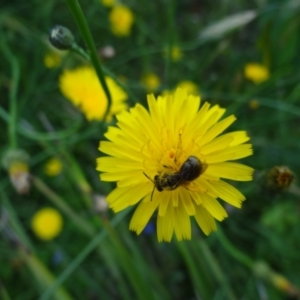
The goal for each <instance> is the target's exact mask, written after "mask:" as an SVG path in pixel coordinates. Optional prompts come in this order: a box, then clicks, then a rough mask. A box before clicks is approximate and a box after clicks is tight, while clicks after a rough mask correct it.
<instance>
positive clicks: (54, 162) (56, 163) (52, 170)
mask: <svg viewBox="0 0 300 300" xmlns="http://www.w3.org/2000/svg"><path fill="white" fill-rule="evenodd" d="M62 168H63V166H62V163H61V161H60V160H59V159H57V158H55V157H54V158H51V159H49V160H48V161H47V163H46V165H45V169H44V172H45V174H46V175H48V176H57V175H58V174H60V173H61V171H62Z"/></svg>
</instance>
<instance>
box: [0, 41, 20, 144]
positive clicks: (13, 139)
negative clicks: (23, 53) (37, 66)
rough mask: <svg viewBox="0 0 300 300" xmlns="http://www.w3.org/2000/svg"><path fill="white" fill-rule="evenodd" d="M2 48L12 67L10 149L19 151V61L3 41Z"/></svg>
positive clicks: (0, 45)
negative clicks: (17, 128) (17, 129)
mask: <svg viewBox="0 0 300 300" xmlns="http://www.w3.org/2000/svg"><path fill="white" fill-rule="evenodd" d="M0 48H1V49H2V51H3V54H4V56H5V58H6V59H7V61H9V62H10V65H11V73H12V75H11V76H12V78H11V85H10V89H9V115H10V116H9V121H8V136H9V146H10V149H17V131H16V127H17V92H18V86H19V80H20V68H19V63H18V60H17V59H16V58H15V56H14V55H13V54H12V52H11V50H10V49H9V47H8V44H7V42H6V41H5V40H3V37H2V42H1V44H0Z"/></svg>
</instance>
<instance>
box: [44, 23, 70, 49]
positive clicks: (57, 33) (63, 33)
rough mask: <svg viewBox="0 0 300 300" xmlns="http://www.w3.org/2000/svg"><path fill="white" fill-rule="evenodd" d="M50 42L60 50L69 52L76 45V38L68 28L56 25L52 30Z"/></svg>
mask: <svg viewBox="0 0 300 300" xmlns="http://www.w3.org/2000/svg"><path fill="white" fill-rule="evenodd" d="M49 41H50V43H51V44H52V45H53V46H54V47H55V48H57V49H59V50H69V49H70V48H71V47H72V45H73V43H74V36H73V34H72V32H71V31H70V30H69V29H68V28H66V27H63V26H60V25H56V26H54V27H53V28H51V30H50V33H49Z"/></svg>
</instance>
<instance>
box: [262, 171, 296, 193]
mask: <svg viewBox="0 0 300 300" xmlns="http://www.w3.org/2000/svg"><path fill="white" fill-rule="evenodd" d="M294 179H295V175H294V174H293V172H292V171H291V170H290V169H289V168H288V167H287V166H276V167H273V168H272V169H271V170H269V171H268V172H267V174H266V176H265V186H266V188H268V189H269V190H272V191H283V190H287V189H288V188H289V187H290V186H291V184H292V182H293V181H294Z"/></svg>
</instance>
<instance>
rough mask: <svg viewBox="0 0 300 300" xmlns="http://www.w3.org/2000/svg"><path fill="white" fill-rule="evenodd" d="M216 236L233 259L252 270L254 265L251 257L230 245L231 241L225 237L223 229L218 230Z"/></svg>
mask: <svg viewBox="0 0 300 300" xmlns="http://www.w3.org/2000/svg"><path fill="white" fill-rule="evenodd" d="M216 236H217V238H218V240H219V242H220V243H221V244H222V246H223V247H224V249H225V250H226V251H227V252H228V253H229V254H230V255H231V256H232V257H233V258H235V259H236V260H237V261H239V262H240V263H242V264H244V265H245V266H247V267H248V268H250V269H251V270H252V268H253V263H254V262H253V260H252V259H251V258H250V257H249V256H247V255H245V254H244V253H243V252H242V251H240V250H239V249H237V248H235V246H234V245H232V244H231V243H230V241H229V240H228V239H227V237H226V236H225V235H224V233H223V231H222V229H221V227H219V228H218V230H217V232H216Z"/></svg>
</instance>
